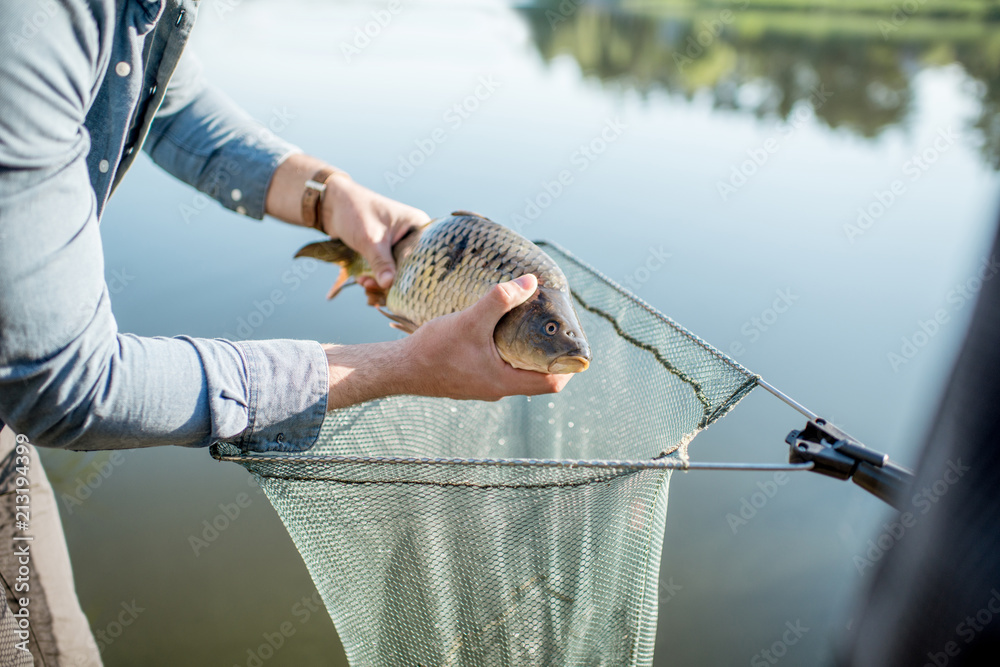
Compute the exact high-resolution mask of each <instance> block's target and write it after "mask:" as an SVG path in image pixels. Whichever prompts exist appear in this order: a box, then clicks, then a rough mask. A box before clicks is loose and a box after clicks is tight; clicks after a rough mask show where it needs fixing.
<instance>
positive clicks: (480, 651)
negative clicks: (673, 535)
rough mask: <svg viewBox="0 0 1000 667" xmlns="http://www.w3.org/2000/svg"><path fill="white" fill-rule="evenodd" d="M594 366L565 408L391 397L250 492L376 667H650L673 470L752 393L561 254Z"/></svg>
mask: <svg viewBox="0 0 1000 667" xmlns="http://www.w3.org/2000/svg"><path fill="white" fill-rule="evenodd" d="M539 245H541V246H542V247H543V248H544V249H545V250H546V252H548V253H549V254H550V255H551V256H552V257H553V259H555V260H556V262H557V263H558V264H559V266H560V267H561V268H562V269H563V271H564V272H565V273H566V276H567V278H568V280H569V284H570V287H571V289H572V290H573V294H574V297H575V299H576V305H577V311H578V313H579V315H580V319H581V322H582V325H583V329H584V332H585V333H586V335H587V337H588V339H589V340H590V344H591V349H592V350H593V356H594V359H593V362H592V364H591V367H590V369H589V370H587V371H586V372H584V373H581V374H579V375H578V376H576V377H574V378H573V380H572V382H570V383H569V385H568V387H567V388H566V389H565V390H563V392H562V393H560V394H557V395H553V396H544V397H535V398H531V399H529V398H525V397H511V398H507V399H504V400H501V401H499V402H496V403H481V402H472V401H451V400H447V399H431V398H422V397H416V396H397V397H392V398H386V399H382V400H377V401H372V402H369V403H364V404H361V405H357V406H353V407H350V408H347V409H344V410H339V411H337V412H334V413H331V414H330V415H329V416H328V418H327V420H326V422H325V423H324V425H323V428H322V432H321V434H320V437H319V441H318V442H317V443H316V445H315V446H314V447H313V448H312V449H311V450H310V451H309V452H308V453H306V454H291V455H290V454H272V455H245V454H243V453H240V452H239V451H238V450H236V449H235V448H233V447H232V446H228V448H227V447H226V446H216V449H215V452H214V453H215V455H216V456H217V457H218V458H222V459H224V460H234V461H238V462H239V463H241V464H242V465H244V466H245V467H246V468H247V469H248V470H249V471H250V472H251V473H253V475H254V476H255V478H256V479H257V481H258V482H259V484H260V485H261V487H262V488H263V489H264V491H265V493H266V494H267V496H268V498H269V499H270V500H271V503H272V504H273V505H274V507H275V508H276V510H277V511H278V514H279V515H280V516H281V519H282V521H283V522H284V524H285V526H286V527H287V529H288V532H289V534H290V535H291V537H292V540H293V541H294V542H295V545H296V547H297V548H298V550H299V552H300V553H301V554H302V556H303V558H304V560H305V563H306V565H307V566H308V569H309V572H310V574H311V575H312V579H313V581H314V582H315V584H316V587H317V588H318V590H319V592H320V595H321V596H322V598H323V601H324V602H325V603H326V607H327V609H328V610H329V612H330V616H331V617H332V618H333V621H334V623H335V625H336V627H337V630H338V632H339V634H340V638H341V640H342V642H343V645H344V649H345V651H346V653H347V656H348V658H349V660H350V662H351V664H352V665H354V666H355V667H360V666H368V665H386V666H389V665H391V666H394V667H398V666H410V665H413V666H417V665H424V666H431V665H435V666H437V665H463V666H466V665H468V666H477V667H478V666H483V667H494V666H496V667H500V666H507V665H588V666H591V665H609V666H610V665H616V666H617V665H649V664H651V663H652V659H653V644H654V639H655V631H656V619H657V591H658V576H659V563H660V552H661V546H662V542H663V531H664V524H665V521H666V512H667V489H668V484H669V479H670V471H671V469H672V468H676V467H683V465H684V461H685V460H686V451H685V450H686V445H687V443H688V442H690V440H691V439H692V438H693V437H694V436H695V435H696V434H697V433H698V432H699V431H700V430H702V429H704V428H706V427H707V426H709V425H710V424H712V423H713V422H714V421H716V420H718V419H719V418H721V417H722V416H723V415H725V414H726V413H727V412H728V411H729V410H730V409H731V408H732V407H733V406H735V405H736V403H738V402H739V401H740V399H742V398H743V397H744V396H745V395H746V394H747V393H749V392H750V391H751V390H752V389H753V388H754V386H755V385H756V377H755V376H754V375H752V374H751V373H750V372H748V371H747V370H746V369H744V368H742V367H741V366H739V365H738V364H736V363H735V362H733V361H731V360H730V359H728V358H727V357H725V356H724V355H722V354H721V353H719V352H718V351H716V350H715V349H713V348H712V347H710V346H709V345H707V344H706V343H705V342H703V341H701V340H700V339H698V338H697V337H695V336H694V335H692V334H691V333H689V332H688V331H686V330H685V329H683V328H682V327H680V326H678V325H677V324H675V323H674V322H672V321H671V320H669V319H667V318H666V317H664V316H663V315H661V314H659V313H658V312H656V311H655V310H653V309H652V308H650V307H649V306H647V305H645V304H644V303H642V302H641V301H639V300H638V299H636V298H635V297H633V296H631V295H630V294H628V293H627V292H625V291H624V290H622V289H621V288H620V287H618V286H616V285H615V284H613V283H612V282H611V281H609V280H608V279H607V278H605V277H604V276H602V275H601V274H600V273H598V272H597V271H595V270H594V269H592V268H590V267H589V266H587V265H586V264H584V263H583V262H581V261H580V260H578V259H576V258H574V257H573V256H572V255H570V254H569V253H568V252H566V251H565V250H563V249H561V248H559V247H558V246H555V245H552V244H546V243H542V244H539Z"/></svg>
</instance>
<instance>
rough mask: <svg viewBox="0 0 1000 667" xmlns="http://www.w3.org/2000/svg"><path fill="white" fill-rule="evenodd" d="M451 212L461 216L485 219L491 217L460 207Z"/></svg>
mask: <svg viewBox="0 0 1000 667" xmlns="http://www.w3.org/2000/svg"><path fill="white" fill-rule="evenodd" d="M451 214H452V215H459V216H462V215H464V216H468V217H470V218H482V219H483V220H489V218H487V217H486V216H485V215H482V214H480V213H474V212H472V211H466V210H465V209H459V210H458V211H452V212H451Z"/></svg>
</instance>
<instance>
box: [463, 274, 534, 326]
mask: <svg viewBox="0 0 1000 667" xmlns="http://www.w3.org/2000/svg"><path fill="white" fill-rule="evenodd" d="M537 287H538V279H537V278H535V276H533V275H531V274H530V273H528V274H525V275H523V276H521V277H520V278H517V279H515V280H510V281H508V282H505V283H500V284H499V285H497V286H496V287H494V288H493V289H491V290H490V291H489V292H487V293H486V294H485V295H484V296H483V298H481V299H480V300H479V302H478V303H476V305H475V306H473V309H474V310H475V318H476V321H477V322H482V323H483V325H484V326H487V325H488V326H489V329H490V331H491V332H492V331H493V328H494V327H495V326H496V323H497V322H498V321H499V320H500V318H501V317H503V316H504V315H505V314H506V313H508V312H510V311H511V310H513V309H514V308H517V307H518V306H520V305H521V304H522V303H524V302H525V301H527V300H528V299H529V298H530V297H531V295H532V294H534V293H535V289H536V288H537Z"/></svg>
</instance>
